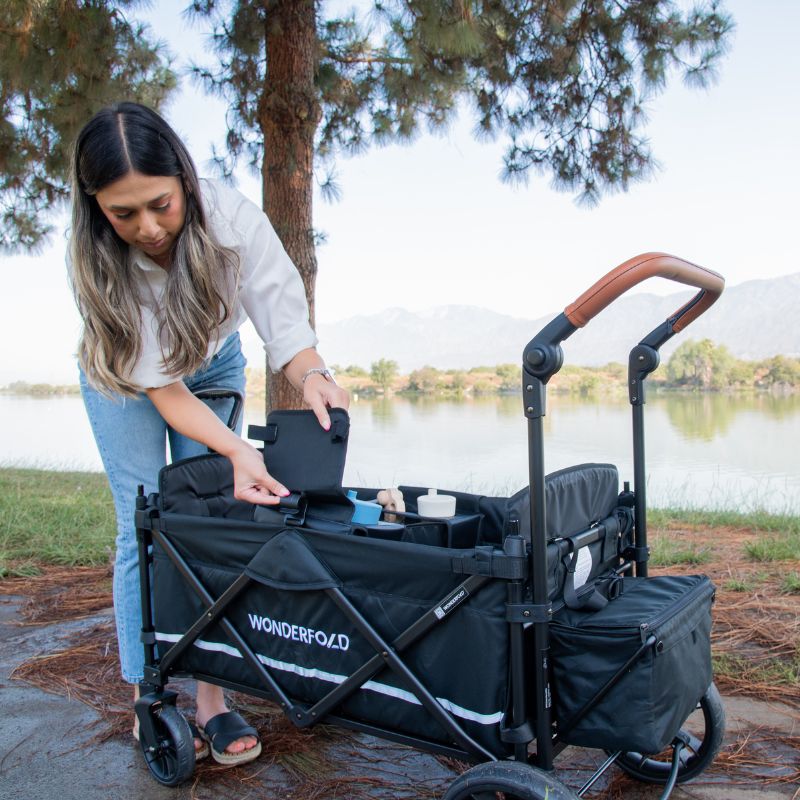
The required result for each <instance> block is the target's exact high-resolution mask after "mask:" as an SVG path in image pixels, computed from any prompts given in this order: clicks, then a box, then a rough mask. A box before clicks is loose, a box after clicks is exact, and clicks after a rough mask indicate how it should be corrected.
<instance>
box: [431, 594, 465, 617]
mask: <svg viewBox="0 0 800 800" xmlns="http://www.w3.org/2000/svg"><path fill="white" fill-rule="evenodd" d="M468 597H469V592H468V591H467V590H466V589H465V588H464V587H463V586H462V587H461V588H460V589H458V590H457V591H456V592H455V593H454V594H451V595H450V597H448V598H447V600H445V601H444V603H442V604H441V605H440V606H437V607H436V608H434V609H433V613H434V614H435V615H436V618H437V619H444V617H446V616H447V615H448V614H449V613H450V612H451V611H452V610H453V609H454V608H455V607H456V606H458V605H461V603H463V602H464V601H465V600H466V599H467V598H468Z"/></svg>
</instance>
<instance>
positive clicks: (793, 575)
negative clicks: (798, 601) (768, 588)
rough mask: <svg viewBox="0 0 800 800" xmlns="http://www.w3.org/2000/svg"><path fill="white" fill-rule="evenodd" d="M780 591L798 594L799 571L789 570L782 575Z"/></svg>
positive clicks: (799, 587) (799, 584)
mask: <svg viewBox="0 0 800 800" xmlns="http://www.w3.org/2000/svg"><path fill="white" fill-rule="evenodd" d="M781 591H782V592H783V593H784V594H800V573H798V572H789V573H788V574H786V575H784V576H783V580H782V581H781Z"/></svg>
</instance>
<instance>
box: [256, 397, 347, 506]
mask: <svg viewBox="0 0 800 800" xmlns="http://www.w3.org/2000/svg"><path fill="white" fill-rule="evenodd" d="M329 415H330V419H331V427H330V429H329V430H327V431H326V430H325V429H324V428H323V427H322V426H321V425H320V424H319V420H318V419H317V417H316V415H315V414H314V412H313V411H310V410H300V411H296V410H277V411H271V412H270V413H269V415H268V416H267V424H266V425H250V426H249V427H248V431H247V436H248V438H250V439H255V440H257V441H262V442H264V463H265V464H266V467H267V470H268V471H269V473H270V475H272V476H273V477H275V478H277V479H278V480H279V481H280V482H281V483H282V484H283V485H284V486H286V488H287V489H289V490H290V491H292V492H304V493H306V494H315V495H326V496H339V495H343V494H344V492H343V490H342V477H343V475H344V465H345V459H346V457H347V440H348V437H349V434H350V416H349V415H348V413H347V411H346V410H345V409H343V408H331V409H329ZM348 505H349V503H348Z"/></svg>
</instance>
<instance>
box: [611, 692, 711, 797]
mask: <svg viewBox="0 0 800 800" xmlns="http://www.w3.org/2000/svg"><path fill="white" fill-rule="evenodd" d="M724 734H725V707H724V706H723V705H722V698H721V697H720V696H719V692H718V691H717V687H716V686H715V685H714V684H713V683H712V684H711V686H709V687H708V689H707V691H706V693H705V694H704V695H703V696H702V698H700V702H699V703H698V704H697V709H696V710H695V711H694V712H693V713H692V714H691V715H690V716H689V718H688V719H687V720H686V721H685V722H684V723H683V725H682V727H681V738H685V739H686V742H687V744H686V745H685V746H684V748H683V750H681V752H680V755H679V760H680V766H679V767H678V780H677V782H678V783H684V782H685V781H690V780H692V778H696V777H697V776H698V775H699V774H700V773H701V772H702V771H703V770H704V769H705V768H706V767H707V766H708V765H709V764H710V763H711V762H712V761H713V760H714V757H715V756H716V755H717V752H718V751H719V748H720V747H721V745H722V737H723V736H724ZM616 763H617V765H618V766H619V767H620V768H621V769H622V770H623V771H625V772H627V773H628V775H630V776H631V777H633V778H636V779H637V780H640V781H644V782H645V783H666V782H667V780H668V778H669V773H670V769H671V768H672V748H671V747H670V748H668V749H666V750H664V751H663V752H662V753H660V754H658V755H655V756H651V755H645V754H642V753H634V752H628V753H622V755H621V756H620V757H619V758H618V759H617V761H616Z"/></svg>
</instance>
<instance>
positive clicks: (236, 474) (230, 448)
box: [147, 381, 289, 505]
mask: <svg viewBox="0 0 800 800" xmlns="http://www.w3.org/2000/svg"><path fill="white" fill-rule="evenodd" d="M147 396H148V397H149V398H150V400H151V401H152V402H153V405H154V406H155V407H156V408H157V409H158V413H159V414H161V416H162V417H163V418H164V420H165V421H166V423H167V424H168V425H169V426H170V427H171V428H172V429H173V430H176V431H177V432H178V433H181V434H183V435H184V436H188V437H189V438H190V439H194V440H195V441H196V442H201V443H202V444H204V445H206V447H210V448H211V449H212V450H215V451H216V452H217V453H220V454H221V455H223V456H227V457H228V458H229V459H230V460H231V463H232V464H233V494H234V497H236V498H237V499H238V500H247V501H248V502H249V503H257V504H259V505H274V504H276V503H278V502H280V497H285V496H286V495H288V494H289V490H288V489H287V488H286V487H285V486H283V485H282V484H281V483H279V482H278V481H276V480H275V478H273V477H272V476H271V475H270V474H269V473H268V472H267V468H266V467H265V466H264V459H263V457H262V455H261V453H259V452H258V450H256V448H255V447H253V446H252V445H251V444H249V443H248V442H246V441H245V440H244V439H242V438H241V437H240V436H238V435H237V434H236V433H234V432H233V431H232V430H230V429H229V428H228V427H227V426H226V425H225V423H223V422H222V420H220V418H219V417H218V416H217V415H216V414H215V413H214V412H213V411H212V410H211V409H210V408H209V407H208V406H207V405H206V404H205V403H203V402H202V401H201V400H198V399H197V398H196V397H195V396H194V395H193V394H192V393H191V392H190V391H189V389H188V388H187V387H186V385H185V384H184V383H183V382H182V381H177V382H176V383H170V384H169V385H168V386H162V387H160V388H158V389H148V390H147Z"/></svg>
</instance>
